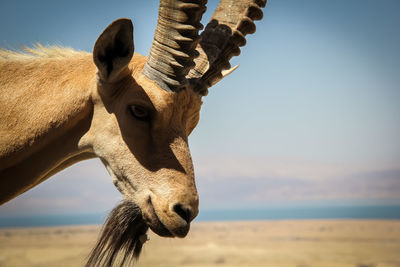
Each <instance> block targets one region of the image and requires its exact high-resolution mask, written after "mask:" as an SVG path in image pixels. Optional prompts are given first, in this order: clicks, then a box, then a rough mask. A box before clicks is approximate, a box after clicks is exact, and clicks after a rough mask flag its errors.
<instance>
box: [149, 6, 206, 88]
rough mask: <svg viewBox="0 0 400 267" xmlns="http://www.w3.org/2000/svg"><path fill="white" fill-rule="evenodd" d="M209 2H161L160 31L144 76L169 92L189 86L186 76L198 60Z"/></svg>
mask: <svg viewBox="0 0 400 267" xmlns="http://www.w3.org/2000/svg"><path fill="white" fill-rule="evenodd" d="M206 3H207V1H206V0H160V7H159V12H158V21H157V27H156V30H155V33H154V40H153V43H152V46H151V49H150V54H149V56H148V58H147V62H146V64H145V66H144V68H143V70H142V73H143V74H144V75H146V76H147V77H148V78H149V79H151V80H153V81H155V82H156V83H157V84H158V85H159V86H160V87H161V88H162V89H164V90H166V91H173V92H177V91H180V90H182V89H183V88H185V87H186V86H187V84H188V82H187V80H186V75H187V74H188V72H189V70H190V69H191V68H193V67H194V62H193V59H194V58H195V57H197V56H198V53H197V52H196V50H195V48H196V46H197V44H198V42H199V34H198V32H199V30H201V29H202V28H203V25H202V24H201V23H200V20H201V17H202V15H203V13H204V12H205V11H206V6H205V5H206Z"/></svg>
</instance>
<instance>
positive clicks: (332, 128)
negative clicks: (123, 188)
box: [0, 0, 400, 215]
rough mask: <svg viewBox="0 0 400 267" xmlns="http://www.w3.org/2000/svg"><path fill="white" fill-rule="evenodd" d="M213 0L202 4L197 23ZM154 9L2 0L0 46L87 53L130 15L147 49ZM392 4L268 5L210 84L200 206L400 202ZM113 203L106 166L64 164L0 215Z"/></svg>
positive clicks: (396, 24) (397, 42) (399, 87)
mask: <svg viewBox="0 0 400 267" xmlns="http://www.w3.org/2000/svg"><path fill="white" fill-rule="evenodd" d="M216 4H217V2H216V1H209V3H208V13H207V14H206V16H205V17H204V18H205V20H203V23H205V22H206V21H207V20H208V18H209V17H210V16H211V13H212V10H214V8H215V6H216ZM157 8H158V2H157V1H132V0H131V1H128V0H121V1H114V2H112V3H111V2H110V1H105V0H97V1H93V0H90V1H89V0H88V1H77V0H72V1H54V0H52V1H50V0H43V1H22V0H13V1H11V0H2V1H1V2H0V33H1V34H0V47H5V48H9V49H10V48H19V47H20V46H22V45H27V46H31V45H33V44H35V43H37V42H40V43H42V44H45V45H53V44H58V45H63V46H70V47H73V48H75V49H80V50H86V51H91V50H92V47H93V44H94V42H95V41H96V39H97V37H98V35H99V34H100V33H101V32H102V30H103V29H104V28H105V27H106V26H107V25H108V24H109V23H111V22H112V21H113V20H115V19H118V18H120V17H128V18H131V19H132V20H133V23H134V27H135V30H134V31H135V33H134V38H135V49H136V52H138V53H141V54H145V55H147V53H148V51H149V48H150V45H151V41H152V37H153V31H154V28H155V24H156V16H157ZM399 12H400V2H399V1H397V0H383V1H371V0H363V1H361V0H338V1H327V0H304V1H295V0H279V1H277V0H271V1H269V2H268V4H267V6H266V8H265V9H264V19H263V20H262V21H260V22H257V23H256V24H257V32H256V34H254V35H251V36H248V38H247V40H248V42H247V45H246V47H244V48H242V54H241V55H240V56H239V57H237V58H235V59H233V60H232V64H239V68H238V69H237V70H236V71H235V72H234V73H233V74H231V75H230V76H229V77H227V78H226V79H224V80H223V81H222V82H220V83H219V84H217V85H216V86H214V87H213V88H211V89H210V93H209V95H208V96H207V97H206V98H205V99H204V105H203V109H202V112H201V121H200V124H199V125H198V127H197V129H196V130H195V131H194V133H193V134H192V136H191V137H190V145H191V151H192V154H193V159H194V162H195V169H196V174H197V184H198V189H199V193H200V201H201V208H204V209H211V208H234V207H254V206H269V205H293V204H299V203H305V204H310V203H311V204H316V203H318V204H320V203H334V204H335V203H340V204H382V203H383V204H385V203H386V204H387V203H389V204H400V142H399V136H400V116H399V115H400V52H399V47H400V34H399V29H400V16H398V14H399ZM119 199H120V195H119V193H118V192H117V191H116V190H115V189H114V187H113V185H112V183H111V180H110V178H109V177H108V175H107V173H106V171H105V170H104V167H102V166H101V164H100V163H99V162H98V161H95V160H91V161H88V162H83V163H80V164H78V165H77V166H74V167H71V168H69V169H67V170H66V171H64V172H62V173H60V174H58V175H56V176H55V177H53V178H51V179H50V180H48V181H46V182H44V183H43V184H41V185H40V186H38V187H37V188H35V189H33V190H31V191H29V192H27V193H26V194H24V195H22V196H20V197H19V198H17V199H15V200H13V201H11V202H9V203H7V204H6V205H4V206H2V207H0V215H7V214H22V213H27V212H33V213H38V212H41V213H85V212H91V211H92V212H99V211H105V210H109V209H110V208H112V207H113V206H114V205H115V203H116V202H117V201H118V200H119Z"/></svg>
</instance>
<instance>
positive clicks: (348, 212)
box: [0, 206, 400, 227]
mask: <svg viewBox="0 0 400 267" xmlns="http://www.w3.org/2000/svg"><path fill="white" fill-rule="evenodd" d="M106 216H107V214H81V215H40V216H39V215H38V216H36V215H32V216H12V217H11V216H8V217H5V216H0V227H35V226H60V225H84V224H102V223H103V222H104V220H105V218H106ZM290 219H391V220H399V219H400V206H331V207H279V208H277V207H275V208H262V209H261V208H260V209H237V210H233V209H232V210H201V211H200V213H199V215H198V216H197V218H196V219H195V221H243V220H290Z"/></svg>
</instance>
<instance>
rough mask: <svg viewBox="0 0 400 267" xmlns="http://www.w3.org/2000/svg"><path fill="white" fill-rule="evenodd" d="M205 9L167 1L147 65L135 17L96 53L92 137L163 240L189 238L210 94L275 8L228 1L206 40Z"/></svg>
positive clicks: (199, 0)
mask: <svg viewBox="0 0 400 267" xmlns="http://www.w3.org/2000/svg"><path fill="white" fill-rule="evenodd" d="M206 2H207V1H205V0H180V1H170V0H161V1H160V8H159V17H158V24H157V28H156V31H155V35H154V41H153V44H152V47H151V51H150V54H149V56H148V57H147V58H146V57H143V56H140V55H137V54H134V42H133V37H132V35H133V26H132V23H131V21H130V20H128V19H120V20H117V21H115V22H113V23H112V24H111V25H110V26H108V28H107V29H106V30H105V31H104V32H103V33H102V34H101V35H100V37H99V38H98V40H97V42H96V44H95V46H94V52H93V57H94V62H95V64H96V66H97V68H98V75H97V76H98V77H97V79H98V81H97V88H95V90H94V91H95V93H94V97H93V102H94V111H93V121H92V125H91V129H90V130H89V132H88V134H87V138H88V140H89V139H90V140H91V143H92V146H93V150H94V152H95V153H96V155H97V156H99V157H100V158H101V160H102V161H103V163H104V164H105V166H106V167H107V170H108V171H109V173H110V174H111V176H112V177H113V180H114V184H115V185H116V187H117V188H118V189H119V191H121V193H122V194H123V195H124V197H125V198H126V199H128V200H130V201H132V202H134V203H136V205H137V206H139V208H140V209H141V211H142V214H143V218H144V220H145V221H146V223H147V225H148V226H149V227H150V228H151V229H152V230H153V231H154V232H156V233H157V234H159V235H161V236H178V237H183V236H185V235H186V234H187V232H188V230H189V224H190V222H191V220H192V219H193V218H194V217H196V215H197V213H198V203H199V200H198V194H197V190H196V186H195V181H194V171H193V164H192V159H191V156H190V151H189V146H188V136H189V135H190V133H191V132H192V131H193V129H194V128H195V126H196V125H197V123H198V120H199V112H200V107H201V104H202V100H201V99H202V96H205V95H206V94H207V89H208V88H209V87H210V86H212V85H213V84H215V83H216V82H218V81H219V80H220V79H222V78H223V77H224V76H225V75H226V74H227V73H229V70H228V71H226V70H227V69H230V65H229V60H230V58H231V57H232V56H234V55H238V54H239V53H240V49H239V46H243V45H244V44H245V42H246V40H245V35H246V34H247V33H253V32H254V31H255V25H254V22H253V21H254V20H258V19H261V18H262V11H261V7H264V6H265V3H266V1H265V0H244V1H237V0H222V1H221V2H220V4H219V6H218V8H217V10H216V11H215V13H214V15H213V17H212V19H211V21H210V23H208V25H207V27H206V28H205V30H204V31H203V32H202V34H201V35H199V34H198V32H199V30H201V29H202V24H201V23H200V20H201V17H202V14H203V13H204V12H205V10H206V7H205V3H206ZM99 133H101V134H99Z"/></svg>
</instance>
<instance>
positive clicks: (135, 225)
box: [86, 201, 149, 267]
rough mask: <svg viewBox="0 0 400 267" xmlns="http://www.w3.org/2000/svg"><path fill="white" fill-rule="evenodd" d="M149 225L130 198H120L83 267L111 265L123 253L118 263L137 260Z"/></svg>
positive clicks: (121, 264) (122, 263)
mask: <svg viewBox="0 0 400 267" xmlns="http://www.w3.org/2000/svg"><path fill="white" fill-rule="evenodd" d="M148 228H149V227H148V226H147V225H146V223H145V222H144V220H143V217H142V212H141V210H140V208H139V207H138V206H137V205H136V204H135V203H133V202H131V201H123V202H122V203H121V204H119V205H118V206H116V207H115V208H114V209H113V210H112V211H111V213H110V215H109V216H108V218H107V220H106V222H105V224H104V226H103V228H102V233H101V236H100V238H99V240H98V241H97V244H96V246H95V247H94V248H93V250H92V252H91V253H90V257H89V260H88V261H87V263H86V267H92V266H113V264H114V263H115V260H116V258H117V255H118V254H121V256H122V260H121V261H119V260H118V264H119V266H123V265H124V263H129V262H132V261H133V259H137V258H138V257H139V255H140V252H141V250H142V246H143V243H144V242H145V241H146V240H147V235H146V232H147V230H148Z"/></svg>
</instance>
